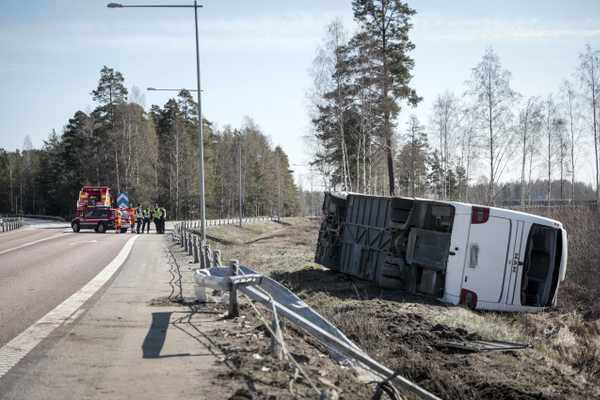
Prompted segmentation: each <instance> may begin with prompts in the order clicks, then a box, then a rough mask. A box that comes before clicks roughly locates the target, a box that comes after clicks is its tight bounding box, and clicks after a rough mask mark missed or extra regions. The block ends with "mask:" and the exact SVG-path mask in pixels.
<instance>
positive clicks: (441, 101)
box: [431, 92, 460, 200]
mask: <svg viewBox="0 0 600 400" xmlns="http://www.w3.org/2000/svg"><path fill="white" fill-rule="evenodd" d="M459 123H460V106H459V104H458V98H457V97H456V96H455V95H454V94H453V93H450V92H446V93H444V94H442V95H439V96H437V98H436V99H435V102H434V104H433V111H432V117H431V130H432V131H433V132H435V135H436V136H437V139H438V146H439V147H438V149H439V158H440V160H439V162H440V174H441V178H440V179H441V197H442V199H444V200H445V199H447V198H448V181H447V179H446V178H447V175H448V173H449V171H450V170H451V169H452V168H451V165H452V163H453V161H455V160H453V159H452V158H453V154H455V152H454V149H455V148H456V144H457V143H456V135H457V130H458V126H459Z"/></svg>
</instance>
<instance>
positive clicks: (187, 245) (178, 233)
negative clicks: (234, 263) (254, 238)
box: [172, 217, 277, 268]
mask: <svg viewBox="0 0 600 400" xmlns="http://www.w3.org/2000/svg"><path fill="white" fill-rule="evenodd" d="M270 221H277V217H248V218H242V225H248V224H258V223H266V222H270ZM239 223H240V220H239V218H226V219H209V220H206V227H207V228H210V227H213V226H221V225H239ZM200 227H201V224H200V220H185V221H179V222H176V223H175V225H174V229H173V233H172V236H173V238H174V239H175V240H177V241H178V242H179V244H180V245H181V247H183V248H184V250H185V251H186V252H187V253H188V255H189V256H192V257H194V263H200V266H201V268H208V266H210V265H213V263H214V261H215V259H214V257H215V256H216V257H217V258H218V257H220V254H219V252H215V253H212V252H211V250H210V247H209V246H208V243H202V240H201V238H200V236H199V235H198V234H197V233H198V232H199V230H200ZM217 261H218V264H220V260H217Z"/></svg>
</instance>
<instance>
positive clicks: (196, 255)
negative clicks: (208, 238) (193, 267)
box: [194, 235, 198, 264]
mask: <svg viewBox="0 0 600 400" xmlns="http://www.w3.org/2000/svg"><path fill="white" fill-rule="evenodd" d="M197 262H198V236H196V235H194V264H196V263H197Z"/></svg>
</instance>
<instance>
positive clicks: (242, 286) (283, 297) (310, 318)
mask: <svg viewBox="0 0 600 400" xmlns="http://www.w3.org/2000/svg"><path fill="white" fill-rule="evenodd" d="M194 280H195V283H196V285H197V288H196V294H197V297H198V300H199V301H201V302H205V301H207V294H206V288H210V289H215V290H219V291H229V316H230V317H236V316H237V315H238V314H239V308H238V298H237V297H238V291H239V292H241V293H243V294H244V295H246V296H247V297H248V298H249V299H251V300H253V301H256V302H259V303H261V304H263V305H264V306H266V307H267V309H269V310H272V314H273V323H272V328H273V334H272V340H273V341H274V343H272V348H274V349H278V350H276V351H280V350H279V349H280V348H281V347H282V345H283V343H277V342H279V341H281V340H282V338H281V332H280V328H279V324H280V323H279V321H278V318H285V319H286V320H287V321H289V322H290V323H291V324H293V325H294V326H295V327H296V328H298V329H299V330H302V331H304V332H306V333H307V334H309V335H311V336H312V337H314V338H315V339H316V340H317V341H319V342H320V343H321V344H322V345H323V346H325V347H326V348H327V349H328V350H329V351H330V353H331V355H332V357H334V359H336V360H338V361H340V362H347V363H350V364H358V365H354V366H358V367H359V368H363V369H366V370H367V371H368V372H371V373H372V374H373V375H375V376H376V377H377V378H378V379H379V380H380V381H386V382H389V383H391V384H394V385H395V386H397V387H399V388H401V389H403V390H404V391H407V392H410V393H412V394H414V395H416V396H417V397H418V398H421V399H439V398H438V397H437V396H435V395H433V394H432V393H429V392H428V391H427V390H425V389H423V388H422V387H420V386H419V385H417V384H415V383H413V382H411V381H410V380H408V379H406V378H404V377H402V376H400V375H398V374H396V373H394V371H392V370H391V369H389V368H387V367H385V366H384V365H382V364H380V363H378V362H377V361H375V360H374V359H372V358H371V357H370V356H369V355H368V354H366V353H365V352H364V351H363V350H362V349H360V348H359V347H358V346H356V344H354V343H353V342H352V341H351V340H350V339H348V338H347V337H346V336H345V335H344V334H343V333H342V332H341V331H340V330H339V329H337V328H336V327H335V326H334V325H333V324H331V323H330V322H329V321H327V320H326V319H325V318H323V317H322V316H321V315H319V314H318V313H317V312H316V311H315V310H313V309H312V308H311V307H309V306H308V305H307V304H306V303H304V302H303V301H302V300H301V299H300V298H299V297H298V296H296V295H295V294H294V293H293V292H291V291H290V290H288V289H287V288H285V287H284V286H282V285H281V284H279V283H278V282H277V281H275V280H273V279H270V278H268V277H265V276H263V275H261V274H258V273H257V272H256V271H254V270H252V269H251V268H248V267H245V266H240V265H239V263H238V262H237V261H236V260H234V261H233V262H232V264H231V266H229V267H223V266H220V265H216V266H213V267H210V268H205V269H199V270H196V271H195V273H194Z"/></svg>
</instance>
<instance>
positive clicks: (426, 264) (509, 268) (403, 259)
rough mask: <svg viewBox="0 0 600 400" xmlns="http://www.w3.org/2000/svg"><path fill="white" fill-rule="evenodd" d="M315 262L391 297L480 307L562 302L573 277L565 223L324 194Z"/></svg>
mask: <svg viewBox="0 0 600 400" xmlns="http://www.w3.org/2000/svg"><path fill="white" fill-rule="evenodd" d="M323 217H324V218H323V222H322V224H321V229H320V232H319V241H318V244H317V250H316V256H315V260H316V262H317V263H320V264H323V265H325V266H327V267H329V268H331V269H334V270H338V271H340V272H344V273H347V274H350V275H353V276H356V277H359V278H362V279H368V280H372V281H375V282H377V284H378V285H380V286H381V287H384V288H389V289H401V290H404V291H408V292H411V293H418V294H423V295H429V296H434V297H436V298H438V299H440V300H442V301H444V302H446V303H450V304H465V305H467V306H469V307H471V308H474V309H486V310H498V311H539V310H542V309H544V308H546V307H551V306H554V305H555V304H556V298H557V292H558V287H559V284H560V282H562V281H563V280H564V278H565V274H566V269H567V232H566V231H565V229H564V228H563V226H562V224H561V223H560V222H558V221H555V220H552V219H548V218H543V217H540V216H537V215H532V214H527V213H523V212H518V211H512V210H506V209H501V208H494V207H486V206H478V205H473V204H467V203H460V202H453V201H435V200H428V199H418V198H405V197H380V196H365V195H359V194H347V193H337V194H336V193H326V194H325V200H324V203H323Z"/></svg>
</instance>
